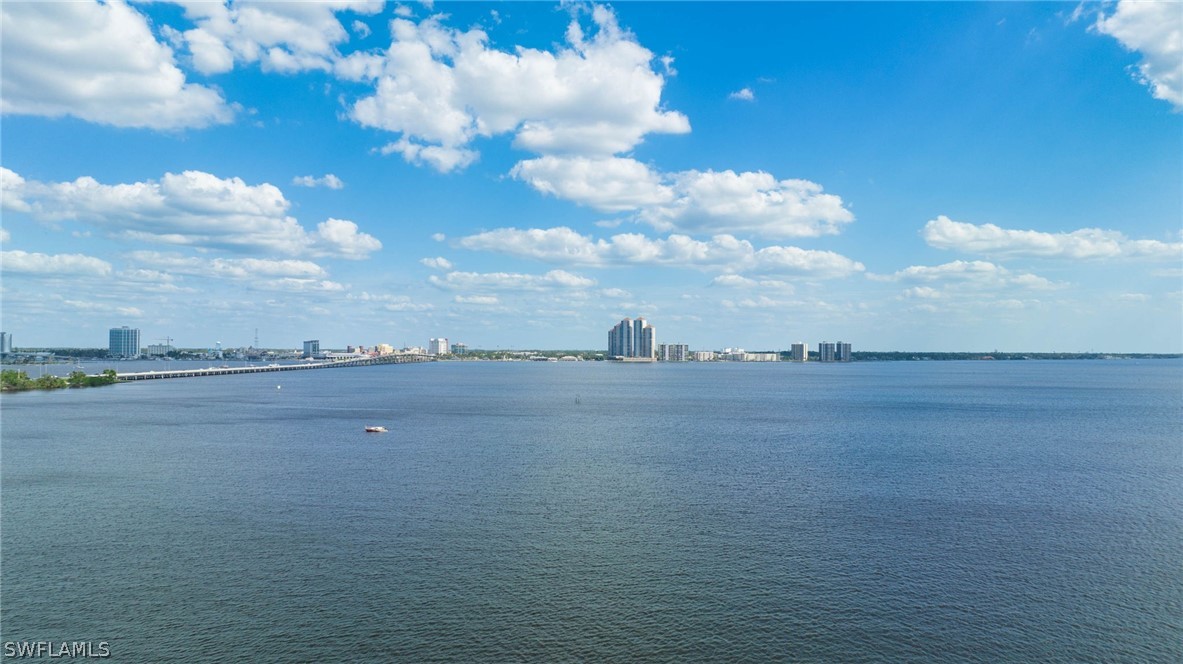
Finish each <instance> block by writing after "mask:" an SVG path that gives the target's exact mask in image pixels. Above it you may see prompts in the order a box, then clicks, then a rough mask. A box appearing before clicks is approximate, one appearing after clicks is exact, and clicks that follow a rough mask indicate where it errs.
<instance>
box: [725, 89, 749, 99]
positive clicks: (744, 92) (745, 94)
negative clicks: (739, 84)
mask: <svg viewBox="0 0 1183 664" xmlns="http://www.w3.org/2000/svg"><path fill="white" fill-rule="evenodd" d="M727 98H728V99H736V100H739V101H756V93H755V92H752V89H751V88H741V89H739V90H736V91H735V92H732V93H731V94H729V95H727Z"/></svg>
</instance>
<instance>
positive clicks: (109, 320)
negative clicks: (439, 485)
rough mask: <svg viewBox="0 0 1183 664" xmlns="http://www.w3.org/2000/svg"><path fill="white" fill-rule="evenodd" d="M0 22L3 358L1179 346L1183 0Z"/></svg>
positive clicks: (457, 9)
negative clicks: (145, 351)
mask: <svg viewBox="0 0 1183 664" xmlns="http://www.w3.org/2000/svg"><path fill="white" fill-rule="evenodd" d="M0 12H2V14H3V20H2V21H0V28H2V30H3V34H2V35H0V48H2V49H3V52H2V53H0V56H2V57H0V90H2V92H3V97H2V99H0V112H2V113H3V121H2V122H0V141H2V143H3V145H4V152H3V155H2V156H0V184H2V186H0V190H2V193H3V195H2V197H0V203H2V206H3V208H2V209H3V213H2V218H0V249H2V254H0V268H2V272H3V287H2V291H0V327H2V328H3V330H4V331H5V332H6V334H7V335H10V337H9V338H11V339H16V340H17V343H16V344H14V345H16V346H18V347H21V346H23V347H54V346H58V347H66V346H73V347H94V348H101V347H103V346H104V345H106V344H107V343H108V331H109V330H110V329H111V328H118V327H121V326H124V325H127V326H129V327H131V328H135V329H139V330H141V332H142V340H141V341H142V343H143V344H145V345H147V344H157V345H160V344H163V345H171V346H175V347H183V348H213V347H214V346H215V344H216V343H218V342H222V344H223V345H224V346H226V347H247V346H253V345H255V340H256V338H257V340H258V345H259V346H262V347H267V348H300V345H301V343H302V341H303V340H305V339H309V338H316V339H319V340H320V342H321V344H322V346H323V347H325V348H344V347H347V346H349V345H358V344H363V345H372V344H376V343H389V344H392V345H394V346H396V347H403V346H423V345H424V344H425V343H427V342H428V340H429V339H431V338H443V337H446V338H448V339H452V340H462V341H463V342H464V343H465V344H466V345H467V346H468V347H470V348H505V349H512V348H536V349H545V348H554V349H563V348H570V349H596V348H602V347H604V344H605V338H604V334H605V331H606V330H608V329H610V328H611V327H612V326H613V325H614V324H616V323H617V322H619V321H620V320H622V319H623V318H624V317H626V316H629V317H633V318H636V317H637V316H643V317H645V318H646V319H648V320H653V321H660V324H659V326H660V328H661V340H663V341H667V342H669V341H673V342H677V343H679V344H686V345H688V347H689V348H690V349H721V348H726V347H733V346H736V345H743V346H744V347H747V348H753V349H767V350H785V349H789V348H790V345H791V344H792V343H794V342H795V341H800V340H808V341H809V342H810V343H811V344H813V346H812V347H813V348H816V344H817V343H818V341H819V340H835V341H836V340H838V339H841V340H842V341H844V342H846V343H852V344H853V345H854V347H855V348H856V349H860V350H861V349H866V350H916V351H933V352H939V351H987V350H999V351H1011V352H1027V351H1029V352H1053V351H1074V352H1075V351H1079V352H1087V351H1105V352H1164V353H1172V352H1180V351H1183V218H1181V217H1183V213H1181V209H1183V151H1181V150H1180V149H1179V148H1180V143H1179V137H1180V135H1181V134H1183V113H1181V111H1183V88H1181V86H1180V81H1181V80H1183V55H1181V54H1180V51H1179V49H1180V46H1179V43H1178V37H1177V35H1178V34H1180V31H1181V30H1183V13H1181V12H1180V11H1179V6H1178V4H1177V3H1167V2H1131V1H1129V0H1120V1H1119V2H1115V3H1103V4H1101V3H1097V4H1089V3H1081V4H1076V5H1072V4H1059V3H1050V4H1049V3H1026V2H1014V3H738V4H714V3H619V4H613V5H606V4H577V3H565V4H544V3H509V4H504V3H498V4H488V3H480V2H465V3H448V2H438V3H434V4H432V3H426V4H418V3H415V4H411V3H408V4H383V3H380V2H363V1H361V0H356V1H352V0H351V1H350V2H344V3H340V4H338V5H334V6H330V5H324V4H315V3H264V4H261V5H257V6H255V5H252V6H251V7H249V8H247V7H246V6H239V5H236V4H222V3H218V2H210V3H199V4H185V5H181V4H173V3H170V2H154V3H130V4H128V3H122V2H108V3H102V4H100V3H98V2H93V1H81V2H40V3H39V2H6V3H3V4H0ZM281 25H282V26H284V29H283V30H276V29H274V28H275V26H281ZM96 80H102V81H104V84H103V85H95V84H94V83H95V81H96ZM835 352H838V351H837V348H836V349H835Z"/></svg>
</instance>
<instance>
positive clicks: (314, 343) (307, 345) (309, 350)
mask: <svg viewBox="0 0 1183 664" xmlns="http://www.w3.org/2000/svg"><path fill="white" fill-rule="evenodd" d="M317 355H320V339H310V340H308V341H305V342H304V357H316V356H317Z"/></svg>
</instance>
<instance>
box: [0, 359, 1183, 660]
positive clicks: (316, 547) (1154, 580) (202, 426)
mask: <svg viewBox="0 0 1183 664" xmlns="http://www.w3.org/2000/svg"><path fill="white" fill-rule="evenodd" d="M277 385H282V389H276V386H277ZM1181 415H1183V364H1181V363H1180V362H1177V361H1165V360H1164V361H1140V362H1135V361H1122V362H1097V361H1095V362H1068V361H1062V362H1008V363H990V362H939V363H938V362H932V363H853V364H848V365H804V366H801V365H789V364H766V365H738V364H686V365H647V366H641V365H630V366H621V365H612V364H605V363H557V364H556V363H435V364H426V365H402V366H379V367H364V368H354V369H342V370H336V371H302V372H290V373H282V374H256V375H246V376H228V377H211V378H197V379H184V380H172V381H159V382H157V381H153V382H151V383H140V384H125V385H117V386H113V387H107V388H92V389H86V390H70V391H58V392H36V393H22V394H15V395H6V396H5V397H4V398H3V401H2V416H3V417H2V426H3V429H2V454H3V456H2V461H3V464H2V468H0V471H2V475H0V481H2V484H0V487H2V500H3V503H2V504H3V529H2V532H0V538H2V539H0V546H2V549H0V550H2V553H3V567H2V571H0V573H2V577H0V588H2V591H3V595H2V598H0V599H2V619H3V621H2V624H0V627H2V629H3V637H2V638H3V640H4V641H22V640H28V641H32V640H51V641H62V640H69V641H78V640H92V641H95V642H98V641H107V642H109V644H110V649H111V653H112V660H113V661H129V662H155V661H182V660H183V661H191V660H202V661H231V660H238V659H249V660H251V661H257V662H268V661H275V662H289V661H367V660H373V661H396V660H397V661H414V662H423V661H486V662H511V661H537V662H562V661H589V660H592V661H595V660H613V661H619V660H628V661H685V660H713V661H719V660H726V661H753V662H765V661H798V662H811V661H816V662H900V661H971V662H972V661H978V662H1000V661H1063V662H1086V661H1130V662H1155V661H1159V662H1178V661H1180V660H1183V575H1181V574H1180V570H1183V547H1181V546H1180V544H1181V543H1183V445H1181V443H1180V432H1181V422H1183V418H1181ZM370 424H381V425H385V426H387V427H388V428H390V430H391V431H390V433H387V434H366V433H364V432H363V431H362V428H363V427H364V426H365V425H370Z"/></svg>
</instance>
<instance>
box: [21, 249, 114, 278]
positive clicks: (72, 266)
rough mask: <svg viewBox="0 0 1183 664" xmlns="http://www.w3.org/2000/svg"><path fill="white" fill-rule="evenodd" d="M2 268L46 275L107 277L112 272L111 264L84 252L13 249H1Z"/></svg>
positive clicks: (22, 272)
mask: <svg viewBox="0 0 1183 664" xmlns="http://www.w3.org/2000/svg"><path fill="white" fill-rule="evenodd" d="M0 270H2V271H4V272H9V273H13V274H28V275H37V276H45V277H57V276H94V277H105V276H108V275H110V274H111V264H110V263H108V262H107V261H105V260H102V259H100V258H95V257H94V256H86V255H83V254H40V253H29V252H26V251H19V250H12V251H0Z"/></svg>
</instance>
